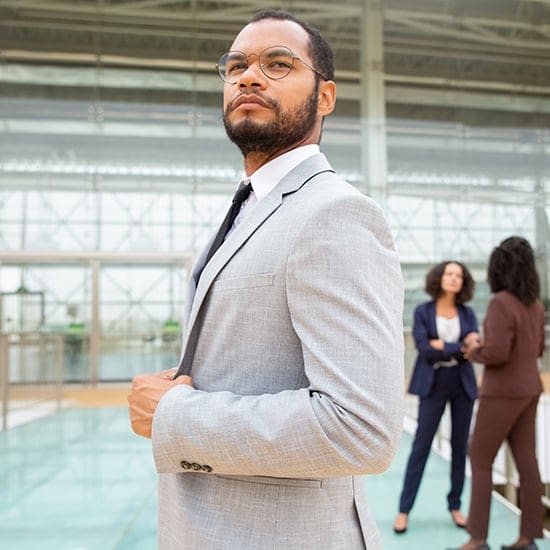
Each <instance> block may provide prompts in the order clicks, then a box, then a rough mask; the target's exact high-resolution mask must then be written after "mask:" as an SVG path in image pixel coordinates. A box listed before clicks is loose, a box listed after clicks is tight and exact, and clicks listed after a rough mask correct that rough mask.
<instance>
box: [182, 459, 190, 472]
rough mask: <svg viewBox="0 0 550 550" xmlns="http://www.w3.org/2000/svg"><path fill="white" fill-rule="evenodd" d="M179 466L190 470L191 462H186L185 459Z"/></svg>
mask: <svg viewBox="0 0 550 550" xmlns="http://www.w3.org/2000/svg"><path fill="white" fill-rule="evenodd" d="M180 466H181V467H182V468H183V469H184V470H190V469H191V463H190V462H187V460H182V461H181V462H180Z"/></svg>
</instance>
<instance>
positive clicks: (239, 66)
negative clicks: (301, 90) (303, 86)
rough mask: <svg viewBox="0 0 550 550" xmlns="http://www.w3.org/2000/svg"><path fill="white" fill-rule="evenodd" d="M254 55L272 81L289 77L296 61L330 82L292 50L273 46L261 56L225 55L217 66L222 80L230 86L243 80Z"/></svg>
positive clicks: (240, 53)
mask: <svg viewBox="0 0 550 550" xmlns="http://www.w3.org/2000/svg"><path fill="white" fill-rule="evenodd" d="M253 55H255V56H257V57H258V63H259V65H260V69H261V71H262V73H264V74H265V76H267V78H270V79H271V80H280V79H281V78H284V77H285V76H288V74H289V73H290V71H292V69H293V68H294V62H295V61H296V60H297V61H299V62H300V63H302V65H305V66H306V67H307V68H308V69H310V70H312V71H313V72H314V73H315V74H318V75H319V76H320V77H321V78H322V79H323V80H328V79H327V77H326V76H325V75H324V74H323V73H320V72H319V71H318V70H317V69H314V68H313V67H312V66H311V65H308V64H307V63H306V62H305V61H303V60H302V59H300V58H299V57H298V56H297V55H294V54H293V53H292V50H291V49H290V48H287V47H286V46H271V47H269V48H266V49H265V50H263V51H262V52H260V53H259V54H255V53H251V54H249V55H246V54H245V53H244V52H240V51H238V50H233V51H230V52H227V53H224V54H223V55H222V56H221V57H220V60H219V61H218V64H217V65H216V67H217V68H218V73H219V74H220V76H221V78H222V80H223V81H224V82H227V83H228V84H236V83H237V82H238V80H239V78H241V75H242V74H243V73H244V72H245V71H246V69H248V67H249V66H250V62H249V59H250V57H251V56H253Z"/></svg>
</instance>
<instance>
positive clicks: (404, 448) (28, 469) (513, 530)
mask: <svg viewBox="0 0 550 550" xmlns="http://www.w3.org/2000/svg"><path fill="white" fill-rule="evenodd" d="M409 446H410V438H409V436H408V435H404V436H403V440H402V444H401V448H400V451H399V453H398V456H397V458H396V460H395V461H394V463H393V465H392V467H391V469H390V470H389V471H388V472H386V473H385V474H383V475H380V476H373V477H369V478H368V480H367V482H366V483H367V494H368V499H369V501H370V503H371V509H372V511H373V513H374V514H375V516H376V518H377V520H378V523H379V526H380V530H381V533H382V539H383V541H384V547H385V549H386V550H419V549H429V550H432V549H435V550H437V549H440V550H443V549H445V548H447V547H452V546H456V545H459V544H460V543H462V542H463V541H464V540H465V538H466V536H465V533H464V532H463V531H462V530H460V529H457V528H456V527H455V526H454V525H453V524H452V523H451V520H450V518H449V515H448V513H447V511H446V507H445V493H446V490H447V477H448V465H447V463H446V461H445V460H443V459H442V458H440V457H439V456H437V455H435V454H432V456H431V458H430V461H429V463H428V466H427V470H426V474H425V476H424V480H423V485H422V487H421V491H420V493H419V495H418V499H417V503H416V505H415V508H414V510H413V513H412V514H411V518H410V526H409V530H408V531H407V533H406V534H404V535H395V534H394V533H393V531H392V528H391V526H392V522H393V518H394V514H395V512H396V508H397V498H398V493H399V490H400V485H401V481H402V472H403V469H404V465H405V461H406V459H407V454H408V451H409ZM468 498H469V490H468V487H467V488H466V491H465V495H464V502H465V503H466V506H465V509H466V508H467V502H468ZM465 511H466V510H465ZM155 525H156V479H155V472H154V467H153V461H152V456H151V449H150V443H149V442H148V441H146V440H144V439H141V438H138V437H137V436H134V435H132V433H131V432H130V428H129V424H128V416H127V412H126V409H125V408H123V407H111V408H93V409H87V408H72V409H64V410H62V411H60V412H58V413H56V414H53V415H50V416H48V417H45V418H42V419H39V420H35V421H33V422H31V423H28V424H25V425H22V426H18V427H15V428H12V429H10V430H8V431H7V432H1V433H0V548H2V549H8V550H12V549H15V550H31V549H32V550H50V549H51V550H95V549H97V550H107V549H128V550H130V549H132V550H141V549H143V550H155V548H156V534H155ZM517 526H518V517H517V515H516V514H515V513H514V512H513V511H512V510H511V509H510V508H508V507H507V506H505V505H504V504H503V503H502V502H499V501H498V500H496V499H495V500H493V505H492V510H491V533H490V540H489V542H490V544H491V546H492V548H493V550H495V549H499V548H500V545H501V544H503V543H510V542H512V541H513V540H515V537H516V535H517V528H518V527H517ZM537 544H538V546H539V548H541V549H544V550H550V540H545V541H537ZM197 550H200V549H197ZM235 550H240V549H235ZM289 550H292V549H289ZM312 550H318V549H312ZM327 550H328V549H327Z"/></svg>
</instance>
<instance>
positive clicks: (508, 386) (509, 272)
mask: <svg viewBox="0 0 550 550" xmlns="http://www.w3.org/2000/svg"><path fill="white" fill-rule="evenodd" d="M488 280H489V286H490V288H491V291H492V292H494V296H493V298H492V300H491V302H490V303H489V306H488V309H487V315H486V317H485V321H484V324H483V329H484V331H483V332H484V334H483V340H482V341H478V342H475V343H472V344H470V345H469V346H468V347H467V349H465V350H464V356H465V357H466V358H467V359H470V360H472V361H476V362H479V363H484V364H485V371H484V374H483V380H482V384H481V388H480V391H479V408H478V413H477V419H476V424H475V429H474V433H473V437H472V441H471V444H470V461H471V466H472V493H471V501H470V512H469V514H468V524H467V527H466V529H467V531H468V533H469V534H470V536H471V539H470V540H469V541H468V542H467V543H466V544H464V545H463V546H461V547H460V550H487V549H488V548H489V547H488V545H487V532H488V528H489V511H490V505H491V489H492V475H491V474H492V466H493V461H494V459H495V456H496V454H497V452H498V449H499V447H500V445H501V444H502V442H503V441H507V442H508V445H509V446H510V449H511V451H512V455H513V457H514V461H515V463H516V467H517V470H518V473H519V479H520V489H519V497H520V503H521V510H522V513H521V524H520V536H519V538H518V540H517V541H516V542H515V543H513V544H512V545H510V546H506V545H504V546H502V549H503V550H508V549H512V548H514V549H521V550H535V549H536V548H537V546H536V544H535V542H534V539H535V538H540V537H542V536H543V532H542V529H543V507H542V502H541V495H542V483H541V479H540V474H539V469H538V465H537V458H536V455H535V415H536V411H537V403H538V400H539V396H540V394H541V392H542V383H541V379H540V375H539V371H538V368H537V358H538V357H540V356H541V355H542V352H543V349H544V308H543V306H542V304H541V302H540V300H539V278H538V275H537V271H536V268H535V258H534V254H533V249H532V248H531V245H530V244H529V243H528V242H527V241H526V240H525V239H523V238H521V237H510V238H508V239H505V240H504V241H502V243H501V244H500V245H499V246H498V247H497V248H495V249H494V250H493V253H492V254H491V258H490V260H489V268H488Z"/></svg>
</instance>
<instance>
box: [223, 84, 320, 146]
mask: <svg viewBox="0 0 550 550" xmlns="http://www.w3.org/2000/svg"><path fill="white" fill-rule="evenodd" d="M317 91H318V84H317V83H316V85H315V87H314V90H313V93H312V94H311V95H310V96H309V97H307V98H306V99H305V100H304V102H303V103H302V104H301V105H299V106H297V107H295V108H294V109H293V110H292V111H289V112H285V113H283V112H281V105H280V103H279V102H278V101H276V100H274V99H267V98H265V97H264V96H260V97H261V98H262V100H263V101H264V102H265V103H267V104H268V105H269V107H271V109H273V111H274V112H275V114H276V120H274V121H273V122H263V123H262V122H256V121H255V120H253V119H252V117H246V118H245V120H243V121H242V122H237V123H235V124H231V123H230V122H229V121H228V120H227V119H228V115H229V112H228V109H226V110H225V113H224V116H223V124H224V126H225V131H226V132H227V135H228V137H229V139H230V140H231V141H232V142H233V143H234V144H235V145H236V146H237V147H238V148H239V149H240V150H241V152H242V154H243V155H244V156H246V155H248V154H249V153H263V154H266V155H268V156H271V155H273V154H275V153H278V152H279V151H286V150H288V149H290V148H292V146H293V145H295V144H297V143H300V142H301V141H302V140H303V139H304V138H305V137H306V136H307V135H308V134H309V133H310V132H311V130H312V128H313V127H314V126H315V123H316V121H317ZM258 95H259V94H258Z"/></svg>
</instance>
